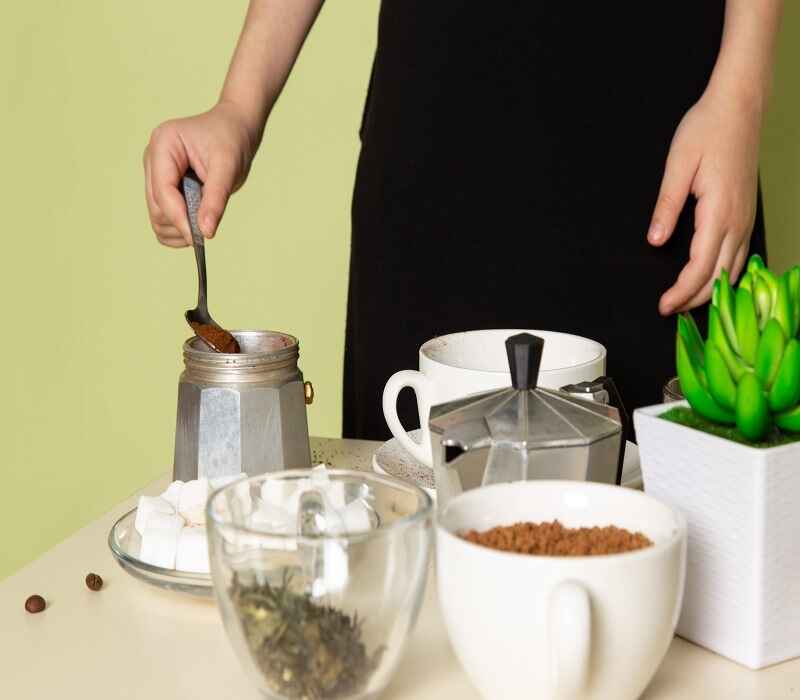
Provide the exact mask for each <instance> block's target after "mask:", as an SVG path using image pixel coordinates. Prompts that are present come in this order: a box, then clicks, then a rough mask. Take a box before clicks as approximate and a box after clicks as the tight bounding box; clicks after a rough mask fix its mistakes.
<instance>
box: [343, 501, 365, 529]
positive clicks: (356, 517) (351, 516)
mask: <svg viewBox="0 0 800 700" xmlns="http://www.w3.org/2000/svg"><path fill="white" fill-rule="evenodd" d="M341 514H342V518H343V520H344V529H345V532H347V533H348V534H351V533H355V532H366V531H367V530H369V529H371V527H372V524H371V522H370V517H369V511H368V510H367V507H366V506H365V505H364V503H363V502H362V501H361V500H357V501H351V502H350V503H348V504H347V506H346V507H345V509H344V510H343V511H341Z"/></svg>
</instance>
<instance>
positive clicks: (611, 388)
mask: <svg viewBox="0 0 800 700" xmlns="http://www.w3.org/2000/svg"><path fill="white" fill-rule="evenodd" d="M594 381H595V383H601V384H602V385H603V387H604V388H605V390H606V391H607V392H608V396H609V403H610V404H611V405H612V406H614V408H616V409H617V410H618V411H619V420H620V423H622V439H621V440H620V445H619V456H618V458H617V486H619V485H620V484H621V483H622V465H623V464H624V463H625V447H626V443H627V441H628V440H629V439H633V423H632V422H631V418H630V416H629V415H628V411H626V410H625V404H624V402H623V401H622V396H620V393H619V390H618V389H617V385H616V384H615V383H614V380H613V379H612V378H611V377H598V378H597V379H595V380H594Z"/></svg>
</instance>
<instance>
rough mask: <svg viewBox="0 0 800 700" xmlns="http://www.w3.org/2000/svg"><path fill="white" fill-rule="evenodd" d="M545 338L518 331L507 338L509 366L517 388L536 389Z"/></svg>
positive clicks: (513, 383)
mask: <svg viewBox="0 0 800 700" xmlns="http://www.w3.org/2000/svg"><path fill="white" fill-rule="evenodd" d="M543 350H544V339H543V338H540V337H539V336H538V335H531V334H530V333H518V334H517V335H512V336H511V337H510V338H507V339H506V353H507V354H508V368H509V370H511V384H512V385H513V387H514V388H515V389H518V390H524V389H535V388H536V381H537V379H538V377H539V365H540V364H541V362H542V351H543Z"/></svg>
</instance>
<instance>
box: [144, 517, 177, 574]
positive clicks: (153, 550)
mask: <svg viewBox="0 0 800 700" xmlns="http://www.w3.org/2000/svg"><path fill="white" fill-rule="evenodd" d="M182 529H183V518H181V517H180V516H179V515H175V514H167V513H153V514H152V515H151V516H150V518H149V519H148V520H147V527H145V530H144V534H143V535H142V548H141V550H140V552H139V558H140V559H141V560H142V561H144V562H147V563H148V564H152V565H153V566H161V567H163V568H165V569H174V568H175V555H176V554H177V551H178V536H179V535H180V532H181V530H182Z"/></svg>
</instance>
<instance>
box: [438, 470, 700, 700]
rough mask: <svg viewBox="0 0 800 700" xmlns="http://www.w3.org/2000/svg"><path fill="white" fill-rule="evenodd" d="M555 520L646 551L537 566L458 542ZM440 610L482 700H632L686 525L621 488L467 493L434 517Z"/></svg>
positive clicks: (656, 637) (499, 487)
mask: <svg viewBox="0 0 800 700" xmlns="http://www.w3.org/2000/svg"><path fill="white" fill-rule="evenodd" d="M556 519H557V520H558V521H559V522H561V523H562V524H563V525H565V526H567V527H582V526H593V525H599V526H604V525H616V526H618V527H624V528H627V529H628V530H630V531H632V532H642V533H644V534H645V535H647V536H648V537H649V538H650V539H651V540H652V541H653V542H654V545H653V546H652V547H647V548H645V549H642V550H637V551H633V552H626V553H623V554H611V555H599V556H579V557H546V556H533V555H528V554H514V553H509V552H501V551H498V550H494V549H490V548H488V547H483V546H480V545H476V544H472V543H470V542H467V541H466V540H464V539H462V538H461V537H459V536H458V533H462V532H464V531H466V530H471V529H476V530H479V531H483V530H487V529H489V528H491V527H495V526H497V525H510V524H513V523H516V522H544V521H552V520H556ZM436 560H437V562H436V563H437V578H438V589H439V602H440V605H441V608H442V613H443V615H444V620H445V625H446V627H447V632H448V634H449V635H450V641H451V642H452V644H453V648H454V649H455V652H456V655H457V656H458V659H459V661H460V662H461V665H462V666H463V667H464V670H465V671H466V673H467V674H468V675H469V677H470V679H471V680H472V682H473V683H474V684H475V686H476V687H477V688H478V689H479V690H480V692H481V693H482V694H483V697H484V698H487V699H494V698H497V699H498V700H499V699H500V698H502V700H523V699H524V700H531V698H541V699H542V700H546V699H550V698H552V699H554V700H556V699H559V700H562V699H563V700H567V699H569V700H608V698H614V700H634V699H635V698H638V697H639V696H640V694H641V693H642V691H643V690H644V688H645V686H646V685H647V683H648V682H649V681H650V679H651V678H652V676H653V674H654V673H655V671H656V669H657V668H658V666H659V664H660V663H661V660H662V659H663V658H664V654H665V653H666V651H667V649H668V647H669V644H670V641H671V640H672V636H673V634H674V631H675V625H676V623H677V621H678V614H679V612H680V609H681V600H682V596H683V586H684V579H685V573H686V521H685V519H684V517H683V516H682V515H681V514H680V513H678V512H676V511H674V510H672V509H671V508H669V507H668V506H666V505H664V504H663V503H661V502H659V501H657V500H655V499H654V498H651V497H650V496H646V495H645V494H644V493H641V492H639V491H634V490H631V489H626V488H622V487H619V486H608V485H606V484H596V483H590V482H576V481H521V482H515V483H508V484H496V485H493V486H487V487H485V488H481V489H474V490H472V491H467V492H465V493H463V494H461V495H460V496H457V497H456V498H454V499H453V500H452V501H450V502H449V503H448V504H447V505H446V506H445V507H444V508H443V509H442V510H441V511H440V512H439V517H438V523H437V536H436Z"/></svg>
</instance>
